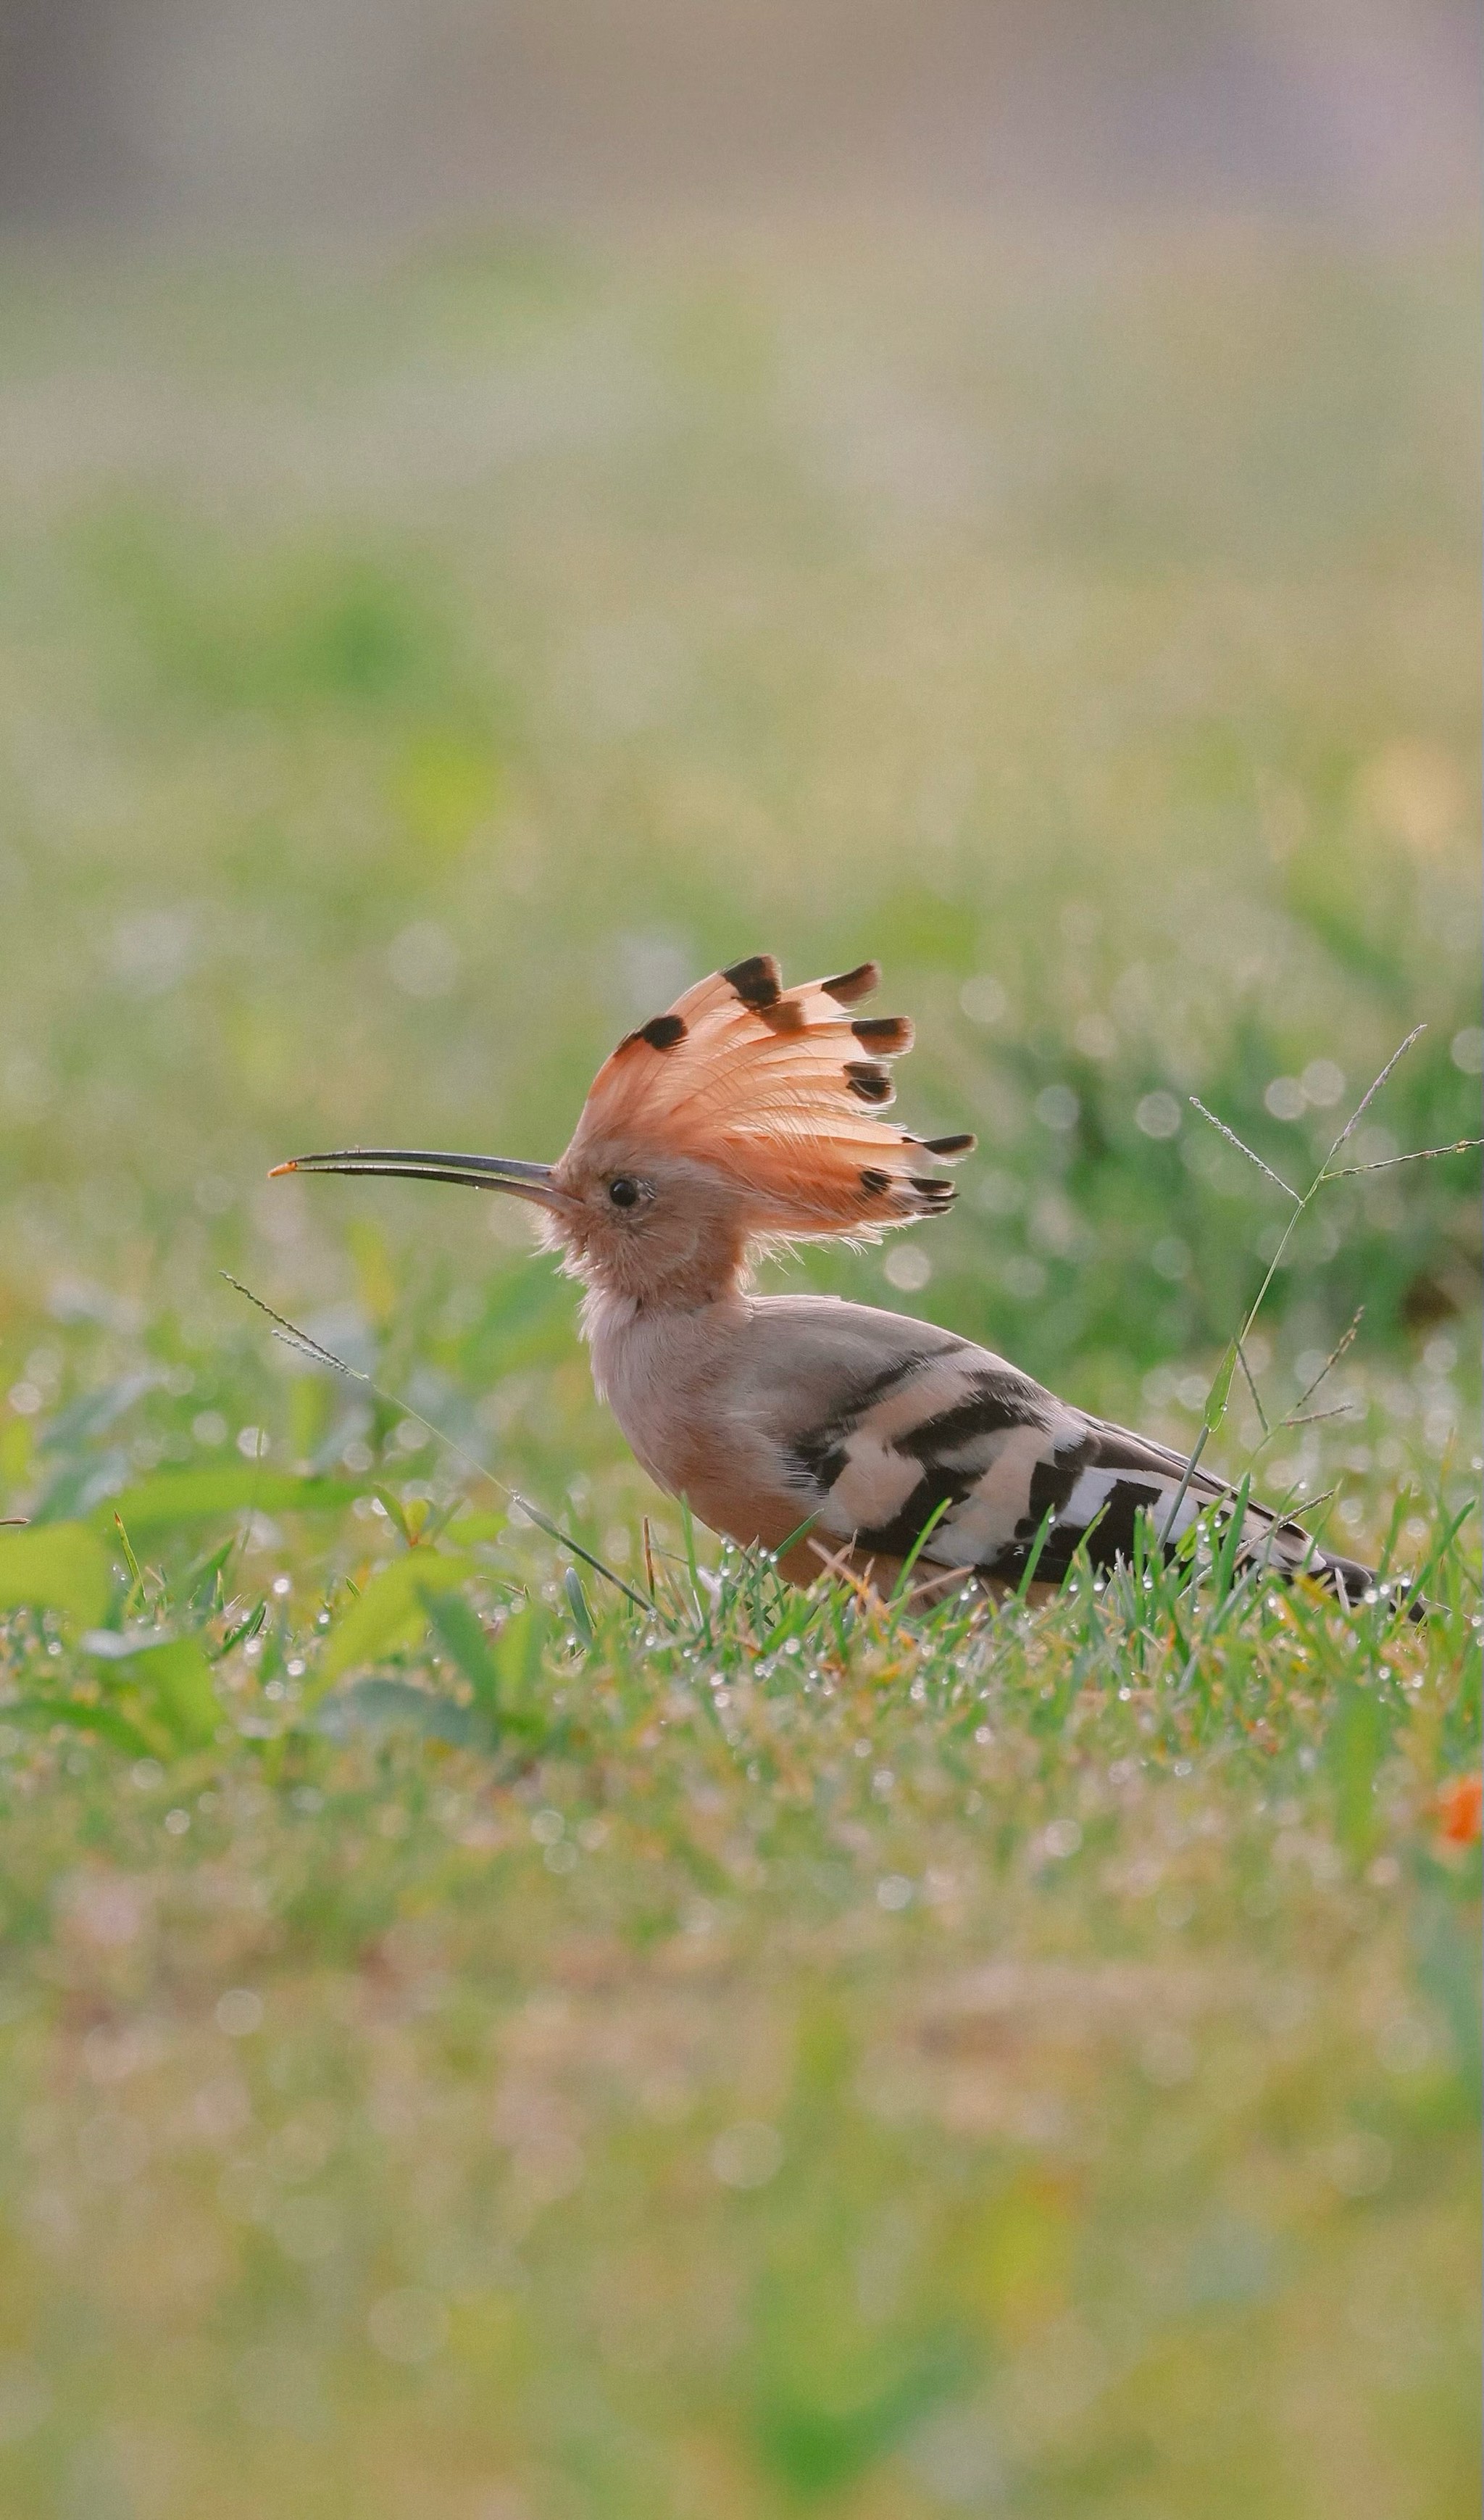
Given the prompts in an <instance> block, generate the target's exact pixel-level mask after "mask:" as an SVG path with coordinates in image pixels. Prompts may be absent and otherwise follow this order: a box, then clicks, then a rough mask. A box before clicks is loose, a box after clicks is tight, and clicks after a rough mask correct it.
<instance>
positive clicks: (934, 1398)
mask: <svg viewBox="0 0 1484 2520" xmlns="http://www.w3.org/2000/svg"><path fill="white" fill-rule="evenodd" d="M788 1475H789V1480H790V1485H791V1487H792V1489H793V1492H794V1493H795V1494H796V1495H797V1496H798V1497H799V1499H800V1501H801V1504H802V1505H803V1509H804V1510H805V1511H807V1510H808V1509H809V1506H810V1505H812V1506H813V1508H814V1510H815V1512H816V1515H817V1521H816V1526H815V1527H816V1531H817V1533H818V1534H819V1536H820V1537H821V1538H826V1537H828V1538H829V1539H830V1540H831V1541H832V1542H833V1543H834V1544H836V1545H839V1544H849V1545H851V1546H853V1547H854V1549H855V1550H857V1551H858V1552H860V1553H863V1554H866V1555H872V1554H875V1555H879V1556H881V1557H883V1558H898V1559H899V1558H903V1557H905V1556H907V1555H908V1554H909V1553H911V1552H912V1551H913V1550H914V1549H915V1548H916V1547H917V1546H918V1544H919V1542H920V1541H922V1535H923V1533H924V1531H926V1532H927V1537H926V1540H925V1542H924V1543H923V1546H922V1558H923V1561H924V1564H925V1565H932V1566H962V1567H964V1568H965V1569H966V1570H972V1571H974V1572H975V1573H979V1574H989V1575H996V1576H1000V1577H1008V1578H1010V1579H1011V1580H1012V1581H1013V1580H1014V1579H1015V1578H1016V1577H1018V1576H1019V1575H1021V1574H1023V1572H1024V1571H1025V1568H1026V1566H1027V1564H1028V1563H1029V1562H1030V1558H1031V1554H1032V1553H1033V1552H1036V1550H1037V1542H1038V1540H1039V1541H1040V1548H1039V1553H1037V1555H1036V1570H1035V1571H1036V1575H1037V1579H1038V1580H1041V1581H1048V1582H1053V1583H1055V1582H1057V1580H1058V1579H1059V1578H1060V1577H1061V1576H1062V1575H1064V1574H1065V1573H1066V1571H1067V1569H1068V1568H1069V1566H1070V1565H1071V1562H1072V1559H1073V1557H1074V1556H1075V1554H1076V1553H1077V1550H1078V1549H1079V1547H1081V1546H1082V1545H1083V1544H1084V1543H1085V1544H1086V1547H1087V1550H1088V1554H1089V1556H1090V1558H1091V1560H1092V1563H1093V1565H1094V1566H1095V1567H1099V1568H1103V1569H1107V1568H1109V1567H1111V1566H1113V1565H1114V1564H1116V1563H1117V1562H1119V1561H1120V1560H1122V1561H1127V1560H1128V1559H1129V1558H1130V1557H1131V1556H1132V1555H1133V1552H1134V1545H1135V1530H1136V1524H1137V1520H1138V1517H1139V1515H1140V1514H1141V1513H1142V1514H1144V1515H1146V1516H1147V1517H1148V1522H1149V1526H1151V1530H1152V1533H1154V1534H1157V1535H1158V1536H1159V1538H1160V1539H1161V1540H1162V1542H1163V1543H1164V1545H1165V1546H1166V1547H1173V1546H1174V1544H1175V1543H1176V1542H1178V1540H1179V1539H1180V1537H1181V1535H1182V1534H1183V1533H1184V1532H1186V1531H1187V1530H1189V1528H1190V1526H1191V1524H1192V1522H1193V1521H1194V1519H1195V1517H1196V1515H1197V1514H1199V1513H1200V1512H1201V1511H1203V1510H1204V1508H1206V1507H1208V1506H1210V1505H1213V1504H1217V1503H1219V1502H1221V1501H1222V1500H1223V1499H1225V1498H1229V1497H1230V1496H1231V1495H1232V1490H1231V1489H1230V1488H1229V1487H1228V1486H1227V1485H1226V1484H1225V1483H1224V1482H1223V1481H1222V1480H1220V1479H1217V1478H1213V1477H1211V1476H1209V1475H1208V1474H1207V1473H1206V1472H1204V1471H1203V1470H1196V1471H1195V1472H1194V1474H1193V1475H1192V1476H1191V1477H1190V1478H1189V1479H1187V1476H1186V1463H1185V1459H1184V1457H1183V1456H1182V1455H1180V1454H1179V1453H1174V1452H1171V1451H1170V1450H1168V1449H1167V1447H1166V1446H1164V1445H1162V1444H1156V1443H1152V1442H1150V1441H1148V1440H1147V1438H1146V1437H1144V1436H1142V1435H1136V1434H1133V1433H1131V1432H1130V1431H1129V1430H1128V1429H1127V1428H1126V1427H1123V1426H1115V1425H1110V1424H1108V1423H1106V1422H1105V1421H1104V1420H1102V1419H1101V1418H1092V1417H1089V1416H1087V1415H1086V1414H1085V1413H1084V1412H1083V1411H1082V1410H1080V1409H1074V1408H1071V1407H1069V1406H1068V1405H1067V1403H1066V1402H1065V1401H1062V1400H1058V1399H1057V1398H1056V1397H1055V1395H1054V1394H1053V1393H1052V1392H1050V1391H1047V1390H1045V1389H1044V1388H1043V1386H1042V1385H1041V1384H1040V1383H1038V1382H1035V1381H1033V1380H1032V1379H1031V1377H1030V1375H1028V1374H1025V1373H1019V1372H1018V1371H1017V1370H1016V1368H1015V1367H1014V1366H1012V1365H1009V1364H1007V1362H1006V1361H1005V1359H1004V1358H1003V1357H998V1356H995V1355H993V1354H991V1352H990V1351H989V1350H988V1349H987V1348H981V1347H976V1346H973V1345H971V1344H969V1343H968V1342H967V1341H958V1342H955V1343H954V1344H953V1345H952V1346H951V1347H949V1348H948V1349H946V1350H944V1349H943V1348H941V1347H939V1348H936V1349H934V1350H932V1351H930V1352H929V1353H927V1354H920V1355H911V1356H909V1357H907V1358H906V1359H905V1360H901V1359H899V1360H898V1361H897V1362H896V1363H895V1364H894V1366H893V1367H892V1369H891V1370H890V1371H889V1372H888V1373H885V1374H884V1375H882V1376H880V1377H878V1378H877V1382H876V1384H875V1386H874V1387H872V1386H870V1385H866V1386H864V1387H861V1388H858V1389H857V1390H855V1391H854V1392H853V1393H852V1394H851V1396H850V1397H849V1398H848V1400H847V1401H846V1402H845V1404H844V1405H843V1406H842V1407H840V1408H838V1409H837V1410H835V1411H834V1412H833V1413H832V1415H830V1416H829V1417H827V1418H823V1419H821V1420H820V1422H818V1423H816V1424H812V1425H809V1426H806V1427H804V1428H803V1429H802V1430H800V1431H796V1432H795V1433H794V1434H793V1435H792V1437H791V1439H790V1443H789V1469H788ZM1182 1485H1184V1488H1185V1493H1184V1495H1182V1494H1181V1489H1182ZM1177 1498H1178V1499H1179V1502H1178V1504H1177V1502H1176V1501H1177ZM934 1515H937V1516H938V1517H939V1518H938V1519H937V1520H936V1521H935V1522H934V1521H933V1517H934ZM1048 1516H1050V1522H1049V1524H1048ZM800 1518H802V1515H801V1517H800ZM929 1524H931V1525H932V1527H931V1529H930V1530H928V1529H927V1526H928V1525H929ZM1043 1525H1047V1528H1046V1530H1045V1534H1044V1537H1043V1536H1042V1531H1043ZM1241 1552H1242V1554H1243V1556H1244V1557H1245V1558H1246V1559H1248V1560H1249V1561H1250V1560H1251V1559H1253V1558H1255V1557H1258V1556H1260V1555H1265V1556H1267V1557H1268V1558H1269V1560H1270V1561H1271V1563H1272V1565H1273V1567H1274V1571H1275V1572H1276V1573H1280V1574H1293V1573H1297V1572H1298V1571H1299V1570H1300V1568H1301V1567H1303V1566H1305V1565H1307V1566H1308V1567H1309V1569H1310V1570H1311V1571H1312V1572H1313V1573H1314V1574H1315V1575H1317V1576H1318V1577H1319V1578H1320V1579H1321V1580H1323V1581H1327V1582H1328V1583H1330V1584H1332V1585H1333V1586H1334V1587H1335V1589H1336V1590H1338V1591H1339V1592H1340V1593H1341V1594H1342V1595H1343V1596H1345V1597H1346V1598H1349V1597H1350V1595H1351V1594H1352V1593H1353V1592H1358V1591H1360V1590H1363V1589H1364V1588H1365V1586H1366V1585H1367V1584H1368V1583H1369V1581H1370V1580H1371V1579H1370V1577H1369V1576H1368V1573H1367V1570H1366V1569H1365V1568H1363V1567H1359V1566H1354V1565H1352V1564H1351V1563H1350V1561H1348V1560H1345V1559H1336V1558H1334V1557H1332V1556H1331V1555H1330V1554H1329V1553H1327V1552H1325V1551H1321V1550H1320V1549H1319V1548H1318V1546H1317V1544H1316V1543H1315V1542H1314V1541H1313V1539H1312V1538H1311V1536H1310V1534H1309V1533H1308V1532H1306V1531H1304V1530H1302V1529H1301V1528H1300V1526H1299V1525H1298V1524H1297V1523H1295V1522H1292V1521H1289V1520H1286V1519H1284V1518H1282V1517H1280V1516H1278V1515H1275V1514H1273V1513H1272V1512H1270V1511H1269V1510H1268V1509H1267V1508H1265V1507H1261V1506H1257V1505H1251V1504H1249V1506H1248V1508H1247V1512H1246V1518H1245V1524H1244V1528H1243V1531H1242V1535H1241Z"/></svg>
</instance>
